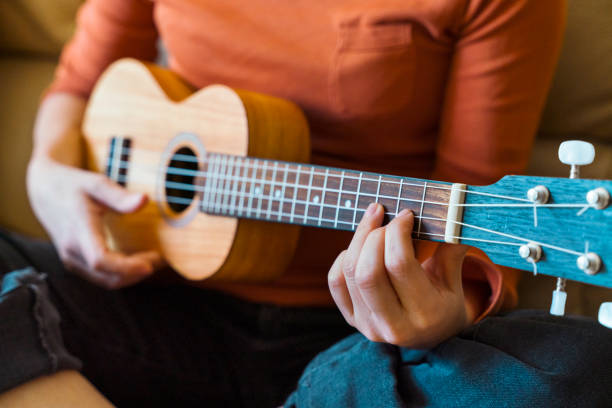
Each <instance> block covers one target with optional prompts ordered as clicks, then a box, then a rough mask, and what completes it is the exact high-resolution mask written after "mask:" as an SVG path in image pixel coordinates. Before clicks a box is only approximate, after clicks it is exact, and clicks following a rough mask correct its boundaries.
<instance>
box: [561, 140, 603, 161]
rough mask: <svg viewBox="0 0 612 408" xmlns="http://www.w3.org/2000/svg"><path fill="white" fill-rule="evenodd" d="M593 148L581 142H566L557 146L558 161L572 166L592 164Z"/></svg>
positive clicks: (593, 157)
mask: <svg viewBox="0 0 612 408" xmlns="http://www.w3.org/2000/svg"><path fill="white" fill-rule="evenodd" d="M594 159H595V148H594V147H593V145H592V144H590V143H589V142H583V141H582V140H567V141H565V142H563V143H561V145H560V146H559V160H561V163H564V164H569V165H572V166H585V165H587V164H591V163H593V160H594Z"/></svg>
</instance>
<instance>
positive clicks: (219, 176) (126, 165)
mask: <svg viewBox="0 0 612 408" xmlns="http://www.w3.org/2000/svg"><path fill="white" fill-rule="evenodd" d="M176 156H179V155H176ZM186 157H189V158H191V159H194V158H193V157H192V156H186ZM111 161H112V162H113V163H114V165H116V166H119V168H129V166H130V164H129V162H126V161H120V162H118V163H117V162H116V161H114V160H112V159H109V163H110V162H111ZM192 161H193V160H192ZM153 166H154V165H151V166H149V167H150V168H152V169H153ZM237 167H238V169H239V170H241V169H243V168H251V169H253V168H254V166H251V165H248V164H247V165H244V164H239V165H238V166H237ZM155 169H156V168H155ZM166 170H168V171H167V173H168V174H175V175H184V176H190V177H196V176H199V177H205V178H208V177H214V178H216V179H217V180H219V181H221V182H227V181H228V180H229V181H239V182H249V183H251V184H253V183H255V184H263V185H270V186H271V185H277V186H283V187H290V188H295V187H297V188H307V187H306V186H302V185H301V184H295V185H294V184H291V183H286V182H281V181H274V180H271V179H270V180H268V179H266V180H260V179H253V178H248V177H246V178H245V177H240V176H232V175H228V174H222V173H219V172H207V171H200V170H188V169H182V168H177V167H166ZM283 171H285V172H296V171H297V170H293V169H287V168H285V169H283ZM310 173H311V172H308V173H304V174H310ZM313 174H315V175H320V176H324V175H325V173H321V172H314V173H313ZM338 177H340V176H338ZM344 178H345V179H354V180H358V179H359V177H354V176H350V175H346V174H345V175H344ZM361 180H362V181H373V182H379V179H374V178H366V177H363V178H362V179H361ZM123 181H125V180H123ZM169 183H173V184H172V185H173V186H174V187H170V188H174V189H177V190H182V189H184V190H190V189H192V188H193V189H195V191H203V190H197V188H195V187H193V186H192V185H190V184H186V183H178V182H172V181H170V182H167V184H166V187H168V186H169ZM383 183H387V184H400V185H403V186H415V187H424V185H425V184H417V183H408V182H396V181H387V180H385V181H383ZM179 184H183V186H180V185H179ZM310 188H311V189H315V190H325V191H327V192H332V193H339V194H355V193H356V191H346V190H337V189H331V188H326V189H323V188H322V187H315V186H312V187H310ZM427 188H437V189H441V190H451V189H452V188H451V187H446V186H436V185H432V184H427ZM456 191H459V192H465V193H468V194H474V195H483V196H489V197H496V198H501V199H505V200H514V201H525V202H526V203H524V204H514V203H513V204H510V203H462V204H459V203H457V204H454V205H455V206H457V207H502V208H511V207H516V208H523V207H529V208H531V207H533V208H534V223H535V226H537V218H536V217H537V213H536V211H535V208H538V207H543V208H581V209H582V210H581V211H580V212H579V213H578V214H577V215H578V216H580V215H582V214H583V213H584V211H586V209H588V208H591V207H593V206H592V205H589V204H587V205H586V206H585V204H581V203H549V204H540V203H533V202H532V201H529V200H528V199H523V198H518V197H510V196H503V195H499V194H490V193H484V192H479V191H471V190H464V189H457V190H456ZM209 192H210V191H209ZM359 195H362V196H370V197H376V194H371V193H365V192H360V193H359ZM378 197H379V198H385V199H390V200H397V197H391V196H387V195H383V194H379V195H378ZM400 200H402V201H410V202H418V203H423V204H431V205H440V206H448V205H449V204H448V203H445V202H438V201H423V200H419V199H412V198H403V197H402V198H400Z"/></svg>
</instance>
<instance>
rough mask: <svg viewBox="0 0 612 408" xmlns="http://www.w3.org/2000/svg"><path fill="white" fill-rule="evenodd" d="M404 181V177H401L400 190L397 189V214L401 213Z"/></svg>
mask: <svg viewBox="0 0 612 408" xmlns="http://www.w3.org/2000/svg"><path fill="white" fill-rule="evenodd" d="M403 182H404V179H403V178H400V185H399V190H397V198H396V200H397V203H396V204H395V215H396V216H397V214H399V206H400V201H401V198H402V183H403Z"/></svg>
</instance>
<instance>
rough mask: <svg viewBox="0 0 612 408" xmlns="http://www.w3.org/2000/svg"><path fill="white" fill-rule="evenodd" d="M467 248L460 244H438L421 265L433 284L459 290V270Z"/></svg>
mask: <svg viewBox="0 0 612 408" xmlns="http://www.w3.org/2000/svg"><path fill="white" fill-rule="evenodd" d="M468 248H469V247H468V246H467V245H461V244H440V245H438V247H437V248H436V251H435V252H434V254H433V256H432V257H431V259H429V260H428V261H427V262H426V263H425V264H424V265H423V266H424V267H425V268H426V270H427V272H428V273H429V275H430V277H433V279H434V284H437V285H438V286H441V287H444V288H445V289H449V290H451V291H453V292H457V291H460V290H461V288H462V281H461V271H462V269H463V260H464V259H465V254H466V253H467V250H468Z"/></svg>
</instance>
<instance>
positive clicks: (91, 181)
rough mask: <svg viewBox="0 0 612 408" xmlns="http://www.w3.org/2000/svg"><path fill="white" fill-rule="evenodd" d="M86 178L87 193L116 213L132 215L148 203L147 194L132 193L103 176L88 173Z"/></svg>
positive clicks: (85, 187)
mask: <svg viewBox="0 0 612 408" xmlns="http://www.w3.org/2000/svg"><path fill="white" fill-rule="evenodd" d="M85 178H86V179H85V181H84V189H85V192H86V193H87V194H88V195H89V196H91V197H93V198H94V199H95V200H96V201H98V202H100V203H102V204H104V205H105V206H106V207H108V208H110V209H112V210H114V211H116V212H119V213H132V212H135V211H138V210H139V209H140V208H142V207H143V206H144V205H145V204H146V202H147V196H146V194H143V193H136V192H130V191H128V190H126V189H125V188H123V187H121V186H120V185H118V184H115V183H114V182H112V181H111V180H110V179H108V178H107V177H105V176H103V175H100V174H93V173H88V174H87V175H86V177H85Z"/></svg>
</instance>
